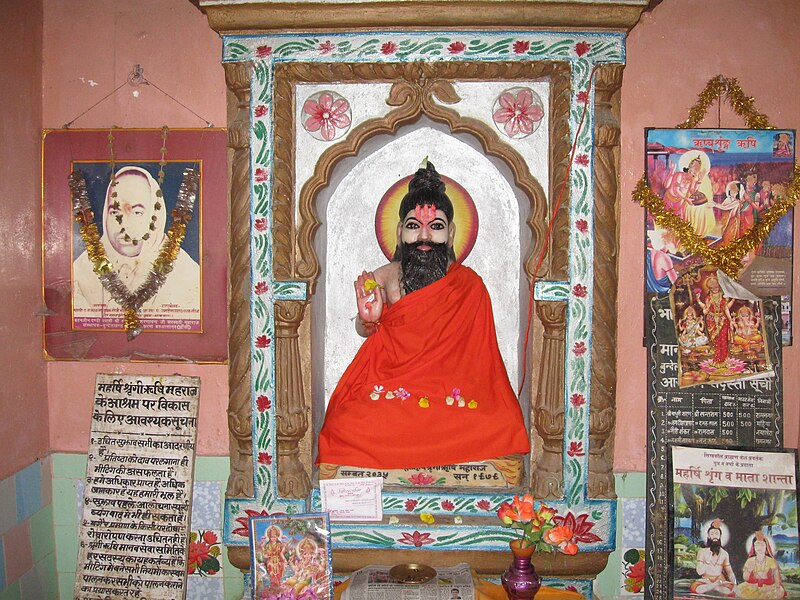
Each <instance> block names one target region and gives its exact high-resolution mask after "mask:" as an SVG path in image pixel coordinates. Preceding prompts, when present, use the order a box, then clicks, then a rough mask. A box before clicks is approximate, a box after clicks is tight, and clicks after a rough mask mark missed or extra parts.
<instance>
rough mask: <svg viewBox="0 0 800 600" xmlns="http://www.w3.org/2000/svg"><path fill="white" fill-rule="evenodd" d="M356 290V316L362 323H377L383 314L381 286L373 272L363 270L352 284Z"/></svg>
mask: <svg viewBox="0 0 800 600" xmlns="http://www.w3.org/2000/svg"><path fill="white" fill-rule="evenodd" d="M353 285H354V287H355V290H356V304H357V305H358V316H359V318H360V319H361V321H362V322H363V323H377V322H378V321H380V319H381V315H382V314H383V293H384V292H383V287H382V286H380V285H379V284H378V283H377V281H375V274H374V273H372V272H369V273H368V272H366V271H363V272H362V273H361V275H359V277H358V279H356V281H355V283H354V284H353Z"/></svg>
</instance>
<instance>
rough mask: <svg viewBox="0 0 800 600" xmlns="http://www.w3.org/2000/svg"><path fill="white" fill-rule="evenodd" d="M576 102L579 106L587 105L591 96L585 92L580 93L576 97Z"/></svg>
mask: <svg viewBox="0 0 800 600" xmlns="http://www.w3.org/2000/svg"><path fill="white" fill-rule="evenodd" d="M575 100H576V101H577V102H578V104H586V102H587V101H588V100H589V94H587V93H586V92H585V91H581V92H578V93H577V94H576V95H575Z"/></svg>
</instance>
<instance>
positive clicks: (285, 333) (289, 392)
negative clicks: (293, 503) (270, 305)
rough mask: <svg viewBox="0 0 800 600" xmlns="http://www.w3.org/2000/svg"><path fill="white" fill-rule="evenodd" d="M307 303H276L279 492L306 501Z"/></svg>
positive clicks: (309, 485) (307, 480) (284, 301)
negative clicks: (302, 339) (302, 334)
mask: <svg viewBox="0 0 800 600" xmlns="http://www.w3.org/2000/svg"><path fill="white" fill-rule="evenodd" d="M307 304H308V303H307V302H297V301H289V300H282V301H278V302H276V303H275V369H276V370H275V379H276V381H275V402H276V405H277V412H276V420H277V434H278V493H279V494H280V495H281V497H283V498H305V497H306V496H308V493H309V492H310V491H311V481H310V480H309V478H308V473H306V470H305V468H304V467H303V463H302V461H301V460H300V440H302V439H303V436H304V435H305V433H306V430H307V429H308V407H307V405H306V398H305V388H304V387H303V374H302V369H301V365H300V347H299V345H298V338H299V334H298V329H299V327H300V323H301V322H302V320H303V313H304V312H305V309H306V306H307Z"/></svg>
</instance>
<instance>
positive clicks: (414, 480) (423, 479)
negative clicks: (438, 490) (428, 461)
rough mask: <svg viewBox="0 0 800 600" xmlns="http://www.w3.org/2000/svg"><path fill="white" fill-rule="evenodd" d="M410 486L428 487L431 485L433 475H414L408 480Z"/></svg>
mask: <svg viewBox="0 0 800 600" xmlns="http://www.w3.org/2000/svg"><path fill="white" fill-rule="evenodd" d="M408 481H409V483H411V485H430V484H432V483H433V481H434V479H433V475H431V474H430V473H414V474H413V475H412V476H411V477H409V478H408Z"/></svg>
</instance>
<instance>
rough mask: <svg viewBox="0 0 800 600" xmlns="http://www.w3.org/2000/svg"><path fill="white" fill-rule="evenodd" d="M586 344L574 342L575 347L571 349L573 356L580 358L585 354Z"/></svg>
mask: <svg viewBox="0 0 800 600" xmlns="http://www.w3.org/2000/svg"><path fill="white" fill-rule="evenodd" d="M586 350H587V348H586V343H585V342H575V345H574V346H573V347H572V353H573V354H574V355H575V356H581V355H583V354H586Z"/></svg>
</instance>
